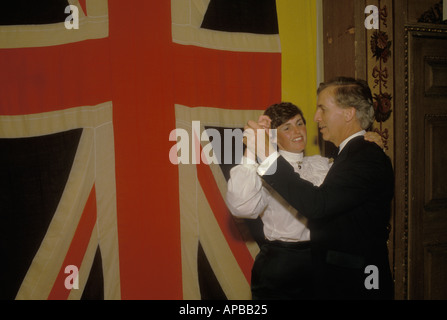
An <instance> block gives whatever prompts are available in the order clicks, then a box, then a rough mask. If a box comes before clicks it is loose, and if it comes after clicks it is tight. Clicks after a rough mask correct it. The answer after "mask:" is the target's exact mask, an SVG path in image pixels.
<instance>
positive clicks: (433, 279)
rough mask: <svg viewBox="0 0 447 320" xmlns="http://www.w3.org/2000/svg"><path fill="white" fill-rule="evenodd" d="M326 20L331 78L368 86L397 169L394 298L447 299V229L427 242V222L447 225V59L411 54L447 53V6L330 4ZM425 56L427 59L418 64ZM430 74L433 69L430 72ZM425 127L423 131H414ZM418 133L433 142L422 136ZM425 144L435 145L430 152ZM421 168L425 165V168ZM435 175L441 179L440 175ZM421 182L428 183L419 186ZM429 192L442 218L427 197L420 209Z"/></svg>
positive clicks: (414, 1)
mask: <svg viewBox="0 0 447 320" xmlns="http://www.w3.org/2000/svg"><path fill="white" fill-rule="evenodd" d="M368 5H375V6H377V7H378V8H379V18H380V27H379V29H378V30H374V29H371V30H367V29H366V28H365V25H364V21H365V19H366V17H367V16H368V14H365V13H364V12H365V8H366V7H367V6H368ZM323 17H324V19H323V33H324V35H323V41H324V77H325V80H329V79H331V78H333V77H335V76H351V77H356V78H362V79H365V80H367V81H368V83H369V84H370V87H371V89H372V91H373V96H374V103H375V108H376V120H377V121H376V123H375V125H374V130H375V131H376V132H378V133H379V134H380V135H381V136H382V138H383V139H384V141H385V151H386V153H387V154H388V155H389V156H390V158H391V159H392V162H393V165H394V169H395V176H396V194H395V200H394V207H393V219H392V221H391V227H392V228H391V234H390V241H389V249H390V258H391V263H392V268H393V273H394V278H395V297H396V299H445V298H446V296H447V285H445V286H444V285H443V284H442V285H437V284H436V283H443V281H445V282H446V283H447V280H446V279H447V273H446V272H445V271H440V270H447V269H444V267H445V268H447V249H446V248H447V240H446V239H447V234H446V233H447V230H445V231H444V230H443V227H439V228H438V229H439V232H438V234H437V235H436V236H435V237H433V236H432V237H431V238H430V237H428V238H427V237H424V236H423V235H424V234H425V233H426V231H424V230H425V229H427V230H431V228H433V226H431V225H430V226H429V225H428V224H423V223H424V221H425V222H426V221H432V220H433V221H435V223H436V224H438V225H440V226H444V224H445V223H446V221H445V220H446V219H447V213H446V210H447V209H446V208H447V205H446V204H447V192H445V189H446V187H444V186H445V185H447V183H446V182H445V181H447V176H446V175H447V171H446V170H443V169H439V168H440V166H439V165H438V164H437V163H436V161H438V162H439V161H443V160H447V156H446V152H438V151H436V146H434V145H433V144H434V143H439V142H440V141H442V137H444V136H446V131H447V130H446V128H447V125H446V123H447V121H445V122H443V121H444V120H445V119H447V116H446V113H447V110H446V109H445V108H444V107H443V106H446V108H447V104H445V103H444V102H445V101H446V100H445V99H447V58H446V57H444V56H443V54H444V53H443V52H441V51H442V50H441V51H440V50H438V49H436V48H433V50H432V51H430V50H426V51H427V52H420V53H417V52H412V50H413V49H412V48H413V47H415V46H418V45H421V46H426V45H429V44H430V45H431V46H433V47H436V46H441V47H442V46H443V45H444V44H445V43H446V42H445V41H444V40H443V39H444V37H447V24H446V23H445V22H443V21H442V1H440V0H323ZM433 35H434V36H433ZM420 37H422V38H424V37H427V38H430V39H431V38H432V37H435V38H436V39H437V40H436V41H438V42H436V41H435V42H433V41H432V42H430V41H431V40H430V41H429V40H427V41H428V42H424V41H422V40H421V41H419V42H418V41H417V40H418V39H419V38H420ZM412 46H413V47H412ZM416 51H417V50H416ZM418 54H419V55H420V56H421V57H419V58H420V59H419V60H418V57H417V55H418ZM427 55H429V56H433V57H432V58H430V59H431V60H430V59H429V60H430V61H432V63H431V64H427V65H428V67H426V68H425V69H424V66H420V67H419V66H418V65H417V64H421V65H423V64H424V62H423V61H425V60H427ZM424 57H425V58H424ZM421 59H422V60H421ZM424 59H425V60H424ZM433 61H434V62H433ZM413 64H416V65H413ZM426 69H427V70H428V71H424V70H426ZM418 70H419V71H418ZM430 70H431V71H430ZM433 70H434V71H433ZM417 72H419V73H420V74H417ZM415 77H416V79H415ZM421 78H424V79H425V80H423V79H421ZM422 81H425V82H427V83H425V82H424V83H422ZM419 87H424V88H426V90H435V91H436V92H435V94H434V95H433V96H432V100H427V99H426V100H424V96H426V94H423V93H422V94H421V95H420V96H421V97H419V96H418V94H417V93H414V92H416V91H415V90H418V88H419ZM427 88H428V89H427ZM421 90H422V89H421ZM424 90H425V89H424ZM431 92H433V91H431ZM413 93H414V94H413ZM418 97H419V98H418ZM417 99H419V100H417ZM443 99H444V100H443ZM416 100H417V103H416ZM416 104H417V105H416ZM424 104H425V105H427V106H430V107H431V106H438V107H436V108H435V109H433V108H432V109H427V111H426V112H425V113H424V112H421V113H418V112H419V111H418V112H416V111H415V110H417V109H418V108H419V109H422V106H423V105H424ZM419 116H420V117H422V118H423V119H422V122H420V121H419V122H418V120H417V117H419ZM424 119H425V120H424ZM427 119H428V120H427ZM430 119H432V120H430ZM433 119H434V120H433ZM427 121H428V122H427ZM430 121H431V122H430ZM419 123H421V124H420V125H419ZM425 124H427V128H425ZM418 125H419V126H420V128H421V129H420V132H419V133H415V132H412V131H411V130H412V129H413V127H416V126H418ZM426 130H428V131H427V132H426ZM417 134H418V135H420V136H422V137H424V136H425V137H426V138H417V137H416V135H417ZM427 139H428V140H427ZM320 141H321V139H320ZM426 142H427V143H429V144H431V146H430V147H424V144H425V143H426ZM320 145H321V149H322V153H323V154H329V153H330V152H332V149H333V147H332V146H331V145H330V144H326V143H324V142H320ZM430 148H431V149H430ZM425 150H427V151H425ZM421 152H422V153H424V152H425V153H427V154H426V155H425V156H424V157H422V156H421V157H422V158H423V159H422V161H420V160H419V158H417V156H416V155H415V154H416V153H421ZM433 157H435V158H433ZM436 157H437V158H436ZM425 158H426V159H429V160H430V159H431V160H430V161H432V163H431V165H430V163H425V162H424V160H425ZM418 165H419V166H422V167H421V168H419V169H418ZM417 170H419V171H423V172H424V174H420V175H419V176H418V175H416V174H415V173H414V171H417ZM433 172H436V174H437V175H439V176H440V177H433ZM430 174H431V176H430ZM444 178H445V179H444ZM414 180H418V181H419V182H421V181H426V182H424V183H420V184H422V186H421V187H416V186H417V183H416V182H415V181H414ZM439 181H443V182H441V183H440V182H439ZM425 187H427V188H429V189H430V188H432V189H433V188H435V189H436V190H435V191H433V192H434V193H433V192H432V194H435V193H436V192H437V194H436V197H437V198H436V199H434V200H433V199H432V200H431V202H430V200H427V201H426V202H427V203H432V202H433V201H435V203H436V204H437V208H438V209H439V208H441V209H439V210H438V211H439V212H436V213H434V212H433V210H432V208H431V207H430V206H429V207H427V205H425V204H424V199H422V200H421V201H419V202H420V203H421V204H420V205H419V204H418V203H419V202H418V196H419V195H418V193H421V194H424V195H421V197H425V198H427V196H425V194H427V192H426V191H424V189H426V188H425ZM423 229H424V230H423ZM445 229H447V228H445ZM429 238H430V239H431V240H429ZM444 274H445V275H444ZM444 287H446V289H444Z"/></svg>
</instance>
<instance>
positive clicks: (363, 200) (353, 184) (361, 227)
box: [263, 136, 394, 298]
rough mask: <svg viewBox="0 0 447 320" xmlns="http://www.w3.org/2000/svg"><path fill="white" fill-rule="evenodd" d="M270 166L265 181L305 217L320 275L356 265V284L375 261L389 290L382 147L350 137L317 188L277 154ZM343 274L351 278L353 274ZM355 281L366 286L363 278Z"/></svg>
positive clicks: (387, 187) (387, 194) (386, 166)
mask: <svg viewBox="0 0 447 320" xmlns="http://www.w3.org/2000/svg"><path fill="white" fill-rule="evenodd" d="M271 170H272V171H271V172H267V174H265V175H264V176H263V179H264V180H265V182H267V183H268V184H269V185H270V186H272V187H273V188H274V189H275V190H276V191H277V192H278V193H279V194H280V195H281V196H282V197H283V198H284V199H285V200H286V201H288V202H289V203H290V204H291V205H292V206H293V207H294V208H295V209H297V210H298V212H299V213H301V214H302V215H304V216H305V217H307V218H308V219H309V229H310V231H311V240H312V243H313V245H314V251H315V252H316V253H317V255H318V256H317V261H318V262H319V263H320V265H318V268H319V271H320V273H321V274H320V276H327V275H328V274H330V272H329V271H328V270H327V268H330V267H332V266H333V265H337V264H339V265H338V266H337V267H340V268H347V269H349V270H351V269H355V268H357V269H359V270H360V271H361V273H358V274H357V277H358V279H357V280H353V281H357V282H360V281H363V280H364V279H365V277H366V275H365V272H364V270H365V267H366V266H368V265H374V266H377V267H378V268H379V274H380V280H381V286H382V288H385V287H387V288H388V286H389V281H391V274H390V270H389V269H390V268H389V261H388V252H387V248H386V242H387V240H388V235H389V230H388V227H389V220H390V213H391V201H392V198H393V195H394V173H393V169H392V165H391V161H390V159H389V158H388V156H386V154H385V153H384V152H383V150H382V149H381V148H380V147H379V146H377V145H376V144H375V143H371V142H368V141H365V140H364V137H363V136H360V137H355V138H353V139H352V140H350V141H349V142H348V143H347V145H346V146H345V147H344V148H343V150H342V151H341V153H340V154H339V155H338V157H337V158H336V160H335V162H334V164H333V165H332V167H331V169H330V170H329V172H328V174H327V176H326V179H325V180H324V182H323V184H322V185H321V186H319V187H315V186H313V185H312V184H311V183H310V182H308V181H306V180H304V179H301V178H300V176H299V174H297V173H295V172H294V170H293V168H292V166H290V164H289V163H288V162H287V161H286V160H285V159H284V158H282V157H278V159H277V161H276V166H275V165H273V166H271ZM351 258H352V259H351ZM359 264H360V265H359ZM351 271H352V270H351ZM346 274H347V275H348V276H349V277H350V275H351V274H354V273H353V272H347V273H346ZM333 275H335V277H337V274H336V273H335V274H333ZM359 279H360V280H359ZM329 280H330V281H341V283H338V284H334V283H332V286H337V285H344V284H345V282H346V281H349V280H343V279H329ZM329 280H328V279H325V281H326V282H327V281H329ZM382 281H385V282H384V283H382ZM358 285H359V286H360V287H362V288H364V283H363V282H362V283H361V284H358ZM346 287H347V288H348V286H346ZM382 288H381V289H382ZM387 290H388V289H387ZM377 292H378V291H375V292H374V293H377ZM368 293H369V292H368ZM384 294H385V296H386V295H387V294H388V295H389V294H390V293H389V291H388V292H387V293H384ZM381 297H383V296H380V294H379V298H381Z"/></svg>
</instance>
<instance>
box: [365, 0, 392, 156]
mask: <svg viewBox="0 0 447 320" xmlns="http://www.w3.org/2000/svg"><path fill="white" fill-rule="evenodd" d="M374 5H376V6H377V7H378V9H379V29H376V30H375V29H371V30H368V31H367V38H368V39H369V41H368V42H367V43H368V60H367V61H368V69H367V70H368V83H369V85H370V87H371V90H372V94H373V99H374V109H375V114H376V122H375V124H374V128H373V130H374V131H375V132H377V133H378V134H379V135H380V136H381V137H382V140H383V142H384V146H385V151H386V152H387V154H388V155H389V156H390V157H391V158H393V157H392V156H393V130H394V128H393V122H394V121H393V107H394V105H393V104H394V103H393V90H394V79H393V39H392V37H393V21H392V15H393V12H392V10H393V9H392V8H393V5H392V1H391V0H379V1H376V3H375V4H374Z"/></svg>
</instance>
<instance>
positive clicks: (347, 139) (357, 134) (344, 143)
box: [338, 130, 366, 154]
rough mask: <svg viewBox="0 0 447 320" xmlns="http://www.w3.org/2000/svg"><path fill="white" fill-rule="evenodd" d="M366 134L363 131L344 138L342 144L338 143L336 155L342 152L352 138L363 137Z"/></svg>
mask: <svg viewBox="0 0 447 320" xmlns="http://www.w3.org/2000/svg"><path fill="white" fill-rule="evenodd" d="M365 133H366V131H365V130H362V131H359V132H357V133H354V134H353V135H352V136H349V137H348V138H346V139H345V140H343V142H342V143H340V146H339V147H338V154H340V152H341V150H343V148H344V147H345V146H346V144H347V143H348V142H349V141H350V140H351V139H353V138H355V137H358V136H364V135H365Z"/></svg>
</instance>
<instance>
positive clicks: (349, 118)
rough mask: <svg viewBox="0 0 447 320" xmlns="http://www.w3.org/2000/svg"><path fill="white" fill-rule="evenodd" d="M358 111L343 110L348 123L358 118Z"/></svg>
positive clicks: (352, 108)
mask: <svg viewBox="0 0 447 320" xmlns="http://www.w3.org/2000/svg"><path fill="white" fill-rule="evenodd" d="M356 112H357V110H356V109H355V108H354V107H349V108H345V109H343V115H344V118H345V121H346V122H351V121H352V120H353V119H354V118H355V116H356Z"/></svg>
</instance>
